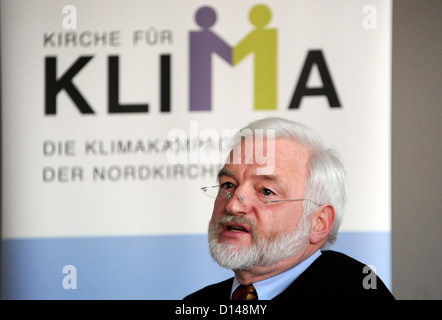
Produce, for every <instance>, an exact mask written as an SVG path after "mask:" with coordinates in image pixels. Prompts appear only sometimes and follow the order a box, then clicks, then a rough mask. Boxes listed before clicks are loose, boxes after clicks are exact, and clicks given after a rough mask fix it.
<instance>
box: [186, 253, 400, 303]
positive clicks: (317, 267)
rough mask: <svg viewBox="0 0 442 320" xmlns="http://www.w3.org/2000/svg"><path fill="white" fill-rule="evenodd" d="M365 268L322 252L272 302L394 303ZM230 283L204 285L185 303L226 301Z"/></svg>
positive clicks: (342, 257)
mask: <svg viewBox="0 0 442 320" xmlns="http://www.w3.org/2000/svg"><path fill="white" fill-rule="evenodd" d="M364 267H365V265H364V264H362V263H361V262H359V261H357V260H355V259H353V258H350V257H348V256H346V255H345V254H342V253H339V252H335V251H322V254H321V256H320V257H319V258H318V259H316V260H315V261H314V262H313V263H312V264H311V265H310V267H308V268H307V270H305V271H304V272H303V273H302V274H301V275H300V276H299V277H298V278H297V279H296V280H295V281H293V282H292V284H291V285H290V286H289V287H288V288H287V289H286V290H285V291H283V292H282V293H280V294H279V295H277V296H276V297H275V298H274V300H303V299H304V300H311V299H316V300H318V299H322V300H328V299H330V300H339V299H381V300H394V297H393V295H392V294H391V293H390V291H389V290H388V288H387V287H386V286H385V284H384V283H383V282H382V280H381V279H379V278H378V277H374V274H372V271H371V269H370V270H368V271H367V270H364ZM366 277H368V278H366ZM364 278H365V282H364ZM373 278H375V279H376V285H374V283H372V282H373V281H369V280H368V279H370V280H372V279H373ZM232 283H233V278H231V279H227V280H225V281H222V282H219V283H216V284H213V285H210V286H207V287H205V288H203V289H201V290H199V291H196V292H194V293H192V294H190V295H188V296H187V297H185V298H184V300H186V301H201V300H207V299H209V298H210V300H211V301H222V300H229V299H230V290H231V289H232ZM364 283H365V284H367V283H368V285H369V286H370V287H372V289H365V288H364V285H363V284H364ZM366 286H367V285H366ZM373 287H375V288H376V289H373ZM258 298H259V297H258Z"/></svg>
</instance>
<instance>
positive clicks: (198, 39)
mask: <svg viewBox="0 0 442 320" xmlns="http://www.w3.org/2000/svg"><path fill="white" fill-rule="evenodd" d="M195 21H196V23H197V24H198V25H199V26H200V27H201V28H202V29H201V30H200V31H191V32H190V79H189V80H190V92H189V95H190V97H189V98H190V105H189V106H190V110H192V111H194V110H211V109H212V53H216V54H218V55H219V56H220V57H221V58H223V59H224V60H225V61H226V62H228V63H229V64H230V65H232V63H233V53H232V48H231V47H230V46H229V45H228V44H227V43H226V42H225V41H223V40H222V39H221V38H220V37H218V36H217V35H216V34H215V33H214V32H212V31H210V30H209V28H210V27H212V26H213V25H214V24H215V22H216V12H215V10H213V9H212V8H211V7H201V8H199V9H198V11H197V12H196V15H195Z"/></svg>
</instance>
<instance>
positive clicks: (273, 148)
mask: <svg viewBox="0 0 442 320" xmlns="http://www.w3.org/2000/svg"><path fill="white" fill-rule="evenodd" d="M246 144H247V143H246V142H244V141H243V142H242V143H241V144H238V145H237V146H236V147H235V148H234V149H233V150H232V152H231V157H230V158H229V161H228V162H227V163H226V164H225V165H224V168H223V169H222V170H221V172H220V174H221V175H224V174H226V173H228V175H231V176H235V178H240V177H246V176H247V177H254V178H262V179H266V180H288V179H292V178H294V177H296V178H298V179H299V178H302V179H305V178H307V177H308V163H309V160H310V157H311V151H310V149H309V148H308V147H306V146H304V145H302V144H301V143H299V142H298V141H296V140H294V139H291V138H285V137H283V138H276V139H268V140H267V139H264V140H263V141H254V142H253V147H252V148H250V145H249V146H247V145H246ZM235 152H236V154H237V155H238V154H241V159H239V160H238V158H237V159H236V161H235V159H234V153H235ZM264 167H268V168H271V169H272V170H260V169H262V168H264ZM260 172H261V173H260ZM298 179H297V180H298Z"/></svg>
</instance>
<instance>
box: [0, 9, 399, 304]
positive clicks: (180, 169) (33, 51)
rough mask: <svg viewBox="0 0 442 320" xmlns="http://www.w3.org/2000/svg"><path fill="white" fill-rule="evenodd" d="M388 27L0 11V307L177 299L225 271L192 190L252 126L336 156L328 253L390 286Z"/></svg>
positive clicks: (385, 22)
mask: <svg viewBox="0 0 442 320" xmlns="http://www.w3.org/2000/svg"><path fill="white" fill-rule="evenodd" d="M391 19H392V13H391V1H384V0H383V1H380V0H378V1H376V0H374V1H362V0H361V1H354V0H348V1H311V0H308V1H307V0H305V1H283V0H274V1H266V2H265V4H262V3H259V2H256V1H249V0H244V1H225V0H223V1H221V0H219V1H216V0H206V1H199V0H198V1H197V0H195V1H176V0H162V1H146V0H139V1H117V0H111V1H80V0H75V1H69V2H67V1H50V0H39V1H24V0H14V1H11V0H9V1H8V0H4V1H2V2H1V40H2V43H1V77H2V82H1V85H2V91H1V93H2V104H1V105H2V246H3V247H2V254H3V257H2V294H3V298H5V299H181V298H183V297H184V296H185V295H187V294H189V293H191V292H193V291H195V290H197V289H199V288H201V287H203V286H205V285H208V284H211V283H214V282H217V281H221V280H223V279H226V278H227V277H230V276H232V272H231V271H230V270H225V269H222V268H221V267H219V266H218V265H217V264H216V263H215V262H213V261H212V259H211V257H210V254H209V251H208V245H207V236H206V234H207V226H208V222H209V219H210V216H211V212H212V205H213V201H212V199H209V198H206V197H204V195H202V194H201V191H200V188H201V187H202V186H205V185H212V184H214V183H215V181H216V175H217V173H218V170H219V168H220V167H221V166H222V164H223V162H224V159H225V155H226V152H228V151H229V150H228V147H229V138H230V137H231V136H232V135H233V134H234V133H235V132H236V131H237V130H239V129H240V128H241V127H243V126H245V125H246V124H247V123H249V122H251V121H253V120H256V119H259V118H263V117H266V116H279V117H284V118H287V119H291V120H295V121H299V122H301V123H304V124H306V125H308V126H310V127H312V128H313V129H315V130H316V131H317V132H318V133H319V134H320V135H321V136H322V137H323V138H324V140H325V143H326V144H327V145H329V146H331V147H333V148H335V149H337V150H338V152H339V153H340V154H341V156H342V158H343V161H344V164H345V166H346V169H347V173H348V183H349V200H348V203H347V206H346V210H345V211H346V212H345V216H344V220H343V224H342V227H341V233H340V236H339V237H338V242H337V244H336V245H335V247H334V249H335V250H339V251H343V252H344V253H347V254H349V255H351V256H353V257H355V258H357V259H359V260H361V261H362V262H364V263H366V264H369V265H372V266H374V267H375V269H376V271H377V273H378V275H379V276H380V277H381V278H382V279H383V280H384V282H385V283H386V284H387V286H390V285H391V275H390V268H391V263H390V259H391V258H390V194H391V192H390V128H391V118H390V110H391V108H390V100H391V99H390V87H391V85H390V78H391V76H390V73H391V71H390V69H391ZM172 284H173V285H174V288H175V289H174V290H173V291H172V292H171V291H170V290H168V289H164V287H167V286H171V285H172Z"/></svg>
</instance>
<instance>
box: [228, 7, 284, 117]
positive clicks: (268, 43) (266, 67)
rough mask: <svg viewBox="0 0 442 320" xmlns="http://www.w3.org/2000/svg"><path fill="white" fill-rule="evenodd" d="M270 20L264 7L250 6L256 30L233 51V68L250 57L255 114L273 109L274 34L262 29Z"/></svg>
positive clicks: (275, 56)
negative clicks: (251, 55) (252, 59)
mask: <svg viewBox="0 0 442 320" xmlns="http://www.w3.org/2000/svg"><path fill="white" fill-rule="evenodd" d="M271 18H272V13H271V11H270V9H269V8H268V7H267V6H265V5H262V4H260V5H256V6H254V7H253V8H252V9H251V10H250V14H249V19H250V22H251V23H252V25H254V26H255V27H256V28H255V29H254V30H252V31H251V32H250V33H249V34H248V35H247V36H246V37H245V38H244V39H242V40H241V42H240V43H238V45H236V46H235V47H234V48H233V65H237V64H238V63H239V62H240V61H241V60H242V59H244V57H246V56H247V55H248V54H249V53H254V71H255V110H275V109H276V108H277V97H276V92H277V90H276V88H277V87H276V86H277V60H276V59H277V30H276V29H266V28H265V26H266V25H267V24H268V23H269V22H270V20H271Z"/></svg>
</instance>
